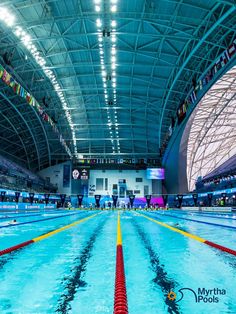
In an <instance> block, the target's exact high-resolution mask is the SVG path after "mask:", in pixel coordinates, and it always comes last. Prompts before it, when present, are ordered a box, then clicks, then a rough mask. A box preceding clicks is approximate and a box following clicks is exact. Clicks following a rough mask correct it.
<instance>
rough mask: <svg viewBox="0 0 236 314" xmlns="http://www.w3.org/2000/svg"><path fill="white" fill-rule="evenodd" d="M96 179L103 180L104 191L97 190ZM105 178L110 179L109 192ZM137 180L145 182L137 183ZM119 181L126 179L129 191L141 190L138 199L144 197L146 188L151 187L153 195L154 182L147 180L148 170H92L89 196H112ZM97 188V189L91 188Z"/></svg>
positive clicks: (150, 192) (150, 191) (150, 190)
mask: <svg viewBox="0 0 236 314" xmlns="http://www.w3.org/2000/svg"><path fill="white" fill-rule="evenodd" d="M96 178H103V190H97V189H96ZM105 178H108V190H107V191H106V190H105V189H104V188H105ZM136 178H142V179H143V182H136ZM119 179H126V189H127V190H133V191H134V190H140V194H135V195H136V197H144V196H145V195H144V186H145V185H147V186H148V187H149V194H152V180H148V179H146V170H122V172H121V171H120V170H105V172H104V170H90V179H89V194H90V195H94V194H101V195H112V188H113V184H117V185H118V189H119ZM93 186H95V189H91V187H93Z"/></svg>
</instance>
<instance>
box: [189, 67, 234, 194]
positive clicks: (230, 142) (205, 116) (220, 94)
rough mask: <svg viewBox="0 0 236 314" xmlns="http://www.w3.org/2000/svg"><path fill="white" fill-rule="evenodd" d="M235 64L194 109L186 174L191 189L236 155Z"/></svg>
mask: <svg viewBox="0 0 236 314" xmlns="http://www.w3.org/2000/svg"><path fill="white" fill-rule="evenodd" d="M235 125H236V66H234V67H232V68H231V69H230V70H229V71H228V72H227V73H226V74H224V75H223V76H222V77H221V78H220V79H219V80H218V81H217V82H216V83H215V84H214V85H213V86H212V87H211V88H210V89H209V91H208V92H207V93H206V94H205V96H204V97H203V98H202V100H201V101H200V102H199V104H198V105H197V108H196V109H195V112H194V120H193V122H192V126H191V130H190V134H189V140H188V148H187V177H188V187H189V190H190V191H192V190H194V188H195V182H196V180H197V179H198V177H202V178H203V177H205V176H206V175H207V174H209V173H211V172H212V171H213V170H214V169H216V168H218V167H219V166H220V165H222V164H223V163H224V162H225V161H226V160H228V159H229V158H231V157H232V156H234V155H235V154H236V128H235Z"/></svg>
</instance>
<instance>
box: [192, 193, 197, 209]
mask: <svg viewBox="0 0 236 314" xmlns="http://www.w3.org/2000/svg"><path fill="white" fill-rule="evenodd" d="M192 196H193V202H194V206H197V199H198V194H197V193H194V194H192Z"/></svg>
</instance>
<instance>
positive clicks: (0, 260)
mask: <svg viewBox="0 0 236 314" xmlns="http://www.w3.org/2000/svg"><path fill="white" fill-rule="evenodd" d="M86 214H87V213H81V216H82V218H81V219H83V217H87V216H86ZM64 226H65V224H60V225H59V226H57V229H59V228H61V227H64ZM54 230H55V229H50V230H47V231H45V232H43V233H41V234H40V235H39V236H43V235H45V234H47V233H49V232H51V231H54ZM27 248H28V246H25V247H22V248H20V249H18V250H16V251H12V252H10V253H9V254H6V255H3V256H0V271H1V270H2V268H3V267H4V266H5V265H6V264H7V263H8V261H10V260H12V259H14V258H15V257H17V255H18V254H20V253H21V252H22V251H24V250H25V249H27Z"/></svg>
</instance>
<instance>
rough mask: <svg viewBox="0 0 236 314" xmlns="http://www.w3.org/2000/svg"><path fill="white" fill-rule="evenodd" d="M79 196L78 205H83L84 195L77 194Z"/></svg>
mask: <svg viewBox="0 0 236 314" xmlns="http://www.w3.org/2000/svg"><path fill="white" fill-rule="evenodd" d="M77 198H78V206H79V207H81V206H82V202H83V198H84V196H83V195H82V194H79V195H77Z"/></svg>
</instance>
